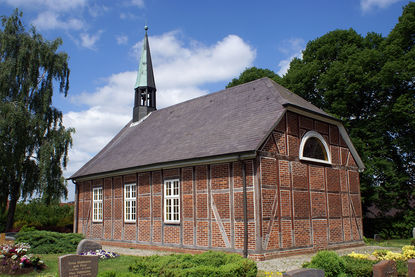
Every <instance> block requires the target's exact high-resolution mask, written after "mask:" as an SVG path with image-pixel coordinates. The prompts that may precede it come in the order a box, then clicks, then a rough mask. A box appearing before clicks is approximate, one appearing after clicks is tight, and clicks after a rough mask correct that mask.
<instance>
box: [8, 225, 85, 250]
mask: <svg viewBox="0 0 415 277" xmlns="http://www.w3.org/2000/svg"><path fill="white" fill-rule="evenodd" d="M82 239H83V236H82V235H81V234H72V233H57V232H49V231H37V230H33V229H32V228H23V229H22V230H21V231H20V232H19V233H18V234H17V236H16V242H24V243H28V244H30V245H31V249H30V253H36V254H49V253H68V252H74V251H76V247H77V246H78V243H79V242H80V241H81V240H82Z"/></svg>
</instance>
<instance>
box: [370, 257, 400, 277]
mask: <svg viewBox="0 0 415 277" xmlns="http://www.w3.org/2000/svg"><path fill="white" fill-rule="evenodd" d="M392 276H393V277H395V276H398V272H397V271H396V263H395V262H394V261H380V262H378V263H377V264H375V265H374V266H373V277H392Z"/></svg>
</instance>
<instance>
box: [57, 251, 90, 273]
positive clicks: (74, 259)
mask: <svg viewBox="0 0 415 277" xmlns="http://www.w3.org/2000/svg"><path fill="white" fill-rule="evenodd" d="M97 274H98V256H81V255H73V254H69V255H64V256H60V257H59V276H60V277H96V276H97Z"/></svg>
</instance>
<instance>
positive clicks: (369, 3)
mask: <svg viewBox="0 0 415 277" xmlns="http://www.w3.org/2000/svg"><path fill="white" fill-rule="evenodd" d="M399 1H401V0H360V8H361V9H362V11H363V12H367V11H370V10H372V9H374V8H380V9H385V8H387V7H388V6H390V5H392V4H394V3H397V2H399Z"/></svg>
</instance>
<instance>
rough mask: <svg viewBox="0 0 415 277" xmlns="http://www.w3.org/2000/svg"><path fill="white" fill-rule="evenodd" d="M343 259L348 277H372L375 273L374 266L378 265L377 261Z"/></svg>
mask: <svg viewBox="0 0 415 277" xmlns="http://www.w3.org/2000/svg"><path fill="white" fill-rule="evenodd" d="M341 259H342V260H343V262H344V265H345V266H344V273H346V275H347V276H355V277H366V276H367V277H370V276H372V272H373V265H375V264H376V263H377V261H371V260H366V259H361V258H354V257H350V256H343V257H341Z"/></svg>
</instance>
